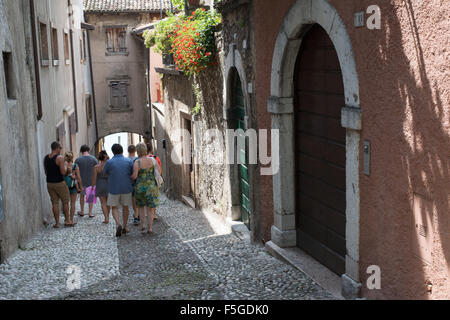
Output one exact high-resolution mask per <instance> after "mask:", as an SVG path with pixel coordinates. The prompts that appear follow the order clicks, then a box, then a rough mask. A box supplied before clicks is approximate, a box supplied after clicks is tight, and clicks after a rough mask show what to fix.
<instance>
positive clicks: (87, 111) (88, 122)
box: [86, 94, 93, 127]
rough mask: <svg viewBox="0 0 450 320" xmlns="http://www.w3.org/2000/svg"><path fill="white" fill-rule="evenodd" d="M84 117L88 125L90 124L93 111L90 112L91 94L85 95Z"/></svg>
mask: <svg viewBox="0 0 450 320" xmlns="http://www.w3.org/2000/svg"><path fill="white" fill-rule="evenodd" d="M86 119H87V125H88V127H89V126H90V125H91V123H92V120H93V112H92V96H91V95H89V94H87V95H86Z"/></svg>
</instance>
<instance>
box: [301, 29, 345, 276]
mask: <svg viewBox="0 0 450 320" xmlns="http://www.w3.org/2000/svg"><path fill="white" fill-rule="evenodd" d="M294 81H295V102H294V103H295V128H296V129H295V130H296V132H295V137H296V144H295V155H296V159H295V161H296V229H297V245H298V246H299V247H300V248H302V249H303V250H304V251H306V252H307V253H308V254H310V255H311V256H312V257H314V258H315V259H316V260H318V261H319V262H320V263H322V264H323V265H325V266H326V267H328V268H329V269H330V270H332V271H333V272H335V273H337V274H338V275H341V274H343V273H344V272H345V254H346V244H345V223H346V218H345V209H346V196H345V190H346V188H345V136H346V132H345V129H344V128H343V127H342V126H341V108H342V107H344V105H345V99H344V86H343V82H342V74H341V70H340V65H339V60H338V57H337V54H336V51H335V49H334V46H333V43H332V42H331V40H330V38H329V37H328V35H327V33H326V32H325V30H323V29H322V28H321V27H320V26H318V25H314V26H313V27H312V28H311V30H310V31H309V32H308V33H307V34H306V35H305V37H304V39H303V41H302V46H301V48H300V52H299V55H298V57H297V62H296V67H295V80H294Z"/></svg>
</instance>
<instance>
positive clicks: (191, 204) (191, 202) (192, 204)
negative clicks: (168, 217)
mask: <svg viewBox="0 0 450 320" xmlns="http://www.w3.org/2000/svg"><path fill="white" fill-rule="evenodd" d="M181 198H182V200H183V203H184V204H185V205H187V206H189V207H191V208H192V209H195V202H194V199H192V198H191V197H187V196H181Z"/></svg>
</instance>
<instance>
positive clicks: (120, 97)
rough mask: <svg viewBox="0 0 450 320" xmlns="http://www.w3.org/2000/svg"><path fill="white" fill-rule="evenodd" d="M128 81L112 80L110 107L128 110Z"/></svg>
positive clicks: (110, 85)
mask: <svg viewBox="0 0 450 320" xmlns="http://www.w3.org/2000/svg"><path fill="white" fill-rule="evenodd" d="M128 86H129V82H128V80H111V81H110V82H109V87H110V107H111V108H128V107H129V105H128Z"/></svg>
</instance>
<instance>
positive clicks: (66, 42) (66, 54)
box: [64, 31, 70, 64]
mask: <svg viewBox="0 0 450 320" xmlns="http://www.w3.org/2000/svg"><path fill="white" fill-rule="evenodd" d="M64 59H65V60H66V64H70V48H69V34H68V33H67V32H66V31H64Z"/></svg>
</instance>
